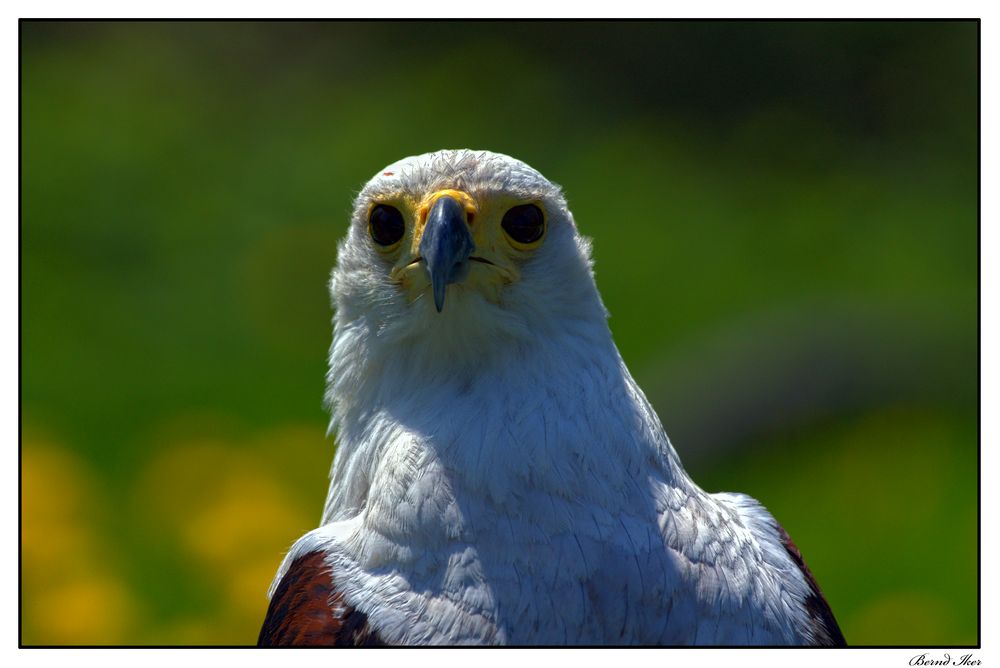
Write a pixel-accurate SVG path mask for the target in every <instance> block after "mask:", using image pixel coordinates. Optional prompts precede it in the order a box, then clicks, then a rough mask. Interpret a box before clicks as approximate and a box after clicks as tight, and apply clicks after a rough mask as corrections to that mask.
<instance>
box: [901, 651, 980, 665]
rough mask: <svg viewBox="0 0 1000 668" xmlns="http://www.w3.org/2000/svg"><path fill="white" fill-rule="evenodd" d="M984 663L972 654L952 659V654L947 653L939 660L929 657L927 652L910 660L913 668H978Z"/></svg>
mask: <svg viewBox="0 0 1000 668" xmlns="http://www.w3.org/2000/svg"><path fill="white" fill-rule="evenodd" d="M982 663H983V662H982V661H980V660H979V659H974V658H973V657H972V655H971V654H963V655H962V656H960V657H957V658H955V659H952V658H951V654H948V653H947V652H945V653H944V654H943V655H942V656H941V658H939V659H936V658H934V657H930V656H927V653H926V652H924V653H923V654H918V655H916V656H915V657H913V658H912V659H910V665H911V666H978V665H981V664H982Z"/></svg>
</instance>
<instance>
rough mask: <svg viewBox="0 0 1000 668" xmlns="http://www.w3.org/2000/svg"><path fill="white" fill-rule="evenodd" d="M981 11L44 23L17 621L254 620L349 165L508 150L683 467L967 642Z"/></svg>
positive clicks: (827, 570) (24, 384) (38, 47)
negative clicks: (585, 260)
mask: <svg viewBox="0 0 1000 668" xmlns="http://www.w3.org/2000/svg"><path fill="white" fill-rule="evenodd" d="M977 59H978V25H977V24H976V23H974V22H948V23H935V22H919V23H912V22H911V23H899V22H865V23H854V22H827V23H796V22H778V23H773V22H734V23H728V22H708V23H699V22H671V23H656V22H639V23H629V22H617V23H591V22H588V23H547V22H533V23H506V22H489V23H423V22H405V23H392V22H378V23H347V22H341V23H270V24H268V23H250V22H246V23H169V22H163V23H127V22H124V23H101V22H93V23H37V22H22V23H21V112H22V116H21V119H22V127H21V139H22V154H21V165H22V190H21V193H22V200H21V204H22V219H21V259H22V273H21V316H22V320H21V335H22V351H21V361H22V376H21V399H22V404H21V415H22V423H23V424H22V437H21V455H22V476H23V479H22V489H21V494H22V497H21V498H22V521H23V525H22V536H21V538H22V544H21V550H22V557H23V561H22V572H21V583H22V598H21V604H22V607H21V621H22V637H21V640H22V642H23V643H26V644H53V643H55V644H59V643H81V644H90V643H107V644H174V643H182V644H220V643H225V644H229V643H236V644H240V643H253V642H255V640H256V635H257V631H258V629H259V625H260V622H261V620H262V618H263V615H264V611H265V608H266V604H267V601H266V598H265V591H266V589H267V586H268V584H269V582H270V580H271V577H272V575H273V573H274V570H275V568H276V567H277V565H278V563H279V561H280V559H281V556H282V554H283V552H284V551H285V550H286V549H287V548H288V546H289V545H290V544H291V543H292V541H293V540H295V539H296V538H297V537H298V536H299V535H300V534H302V533H303V532H305V531H307V530H308V529H310V528H312V527H314V526H315V525H316V523H317V522H318V521H319V517H320V512H321V508H322V502H323V499H324V496H325V491H326V484H327V479H326V473H327V470H328V467H329V463H330V460H331V458H332V455H333V452H334V446H333V443H332V442H330V441H329V440H328V439H326V438H325V435H324V432H325V428H326V420H327V416H326V414H325V413H324V410H323V408H322V405H321V398H322V394H323V377H324V372H325V358H326V351H327V346H328V345H329V341H330V325H329V323H330V318H331V313H330V308H329V300H328V296H327V292H326V281H327V277H328V274H329V271H330V268H331V267H332V265H333V263H334V261H335V250H336V247H335V244H336V242H337V240H338V238H339V237H340V236H341V235H342V234H343V232H344V231H345V229H346V224H347V218H348V212H349V209H350V204H351V198H352V196H353V194H354V193H355V192H357V190H358V189H359V188H360V186H361V185H362V184H363V183H364V182H365V181H366V180H367V179H368V178H369V177H370V176H371V175H372V174H374V173H375V172H376V171H378V170H379V169H380V168H381V167H382V166H384V165H385V164H387V163H389V162H391V161H394V160H395V159H397V158H400V157H402V156H405V155H411V154H415V153H421V152H425V151H430V150H435V149H438V148H445V147H448V148H460V147H471V148H488V149H491V150H494V151H500V152H504V153H508V154H510V155H513V156H516V157H519V158H521V159H523V160H525V161H526V162H528V163H529V164H531V165H533V166H534V167H536V168H538V169H539V170H540V171H542V172H543V173H544V174H546V175H547V176H548V177H549V178H551V179H552V180H554V181H556V182H558V183H560V184H562V185H563V187H564V189H565V192H566V194H567V196H568V199H569V202H570V205H571V207H572V209H573V211H574V213H575V215H576V219H577V223H578V225H579V227H580V229H581V230H582V231H583V233H584V234H587V235H589V236H591V237H592V238H593V239H594V249H595V256H596V273H597V282H598V286H599V287H600V289H601V293H602V295H603V297H604V300H605V303H606V305H607V306H608V308H609V310H610V311H611V320H610V323H611V327H612V330H613V331H614V334H615V338H616V340H617V342H618V345H619V347H620V349H621V351H622V354H623V355H624V357H625V360H626V362H627V363H628V364H629V366H630V368H631V369H632V371H633V373H634V375H635V376H636V377H637V379H638V381H639V382H640V384H641V385H642V386H643V388H645V390H646V392H647V394H648V395H649V397H650V399H651V400H652V401H653V403H654V405H655V406H656V408H657V410H658V412H659V414H660V416H661V418H662V420H663V422H664V424H665V425H666V427H667V431H668V433H669V434H670V435H671V438H672V440H673V442H674V444H675V447H676V448H677V450H678V451H679V453H680V454H681V457H682V458H683V459H684V461H685V463H686V465H687V467H688V468H689V470H690V471H691V473H692V475H693V476H694V478H695V479H696V480H697V481H698V482H699V483H700V484H701V485H702V486H703V487H705V488H706V489H707V490H709V491H721V490H728V491H743V492H747V493H749V494H752V495H753V496H755V497H757V498H758V499H760V500H761V501H762V502H763V503H764V504H765V505H766V506H768V508H769V509H770V510H771V511H772V512H773V513H774V514H775V515H776V516H777V517H778V518H779V520H780V521H781V522H782V523H783V524H784V526H785V527H786V528H787V530H788V531H789V533H790V534H791V535H792V536H793V537H794V539H795V541H796V542H797V543H798V545H799V547H800V548H801V550H802V552H803V554H804V555H805V558H806V560H807V561H808V563H809V564H810V566H811V567H812V570H813V571H814V573H815V574H816V577H817V579H818V580H819V582H820V583H821V585H822V587H823V589H824V592H825V593H826V595H827V598H828V599H829V601H830V604H831V606H832V607H833V610H834V611H835V614H836V616H837V618H838V620H839V621H840V623H841V626H842V627H843V630H844V633H845V635H846V637H847V639H848V642H850V643H852V644H913V645H926V644H944V645H955V644H970V643H976V642H977V625H978V617H977V591H978V581H977V574H976V572H977V559H978V538H977V535H978V534H977V527H978V514H977V490H978V466H977V461H978V449H977V448H978V446H977V441H978V400H977V397H978V375H977V374H978V361H977V360H978V338H977V336H978V324H977V323H978V320H977V301H978V269H977V267H978V264H977V263H978V228H977V193H978V190H977V188H978V171H977V169H978V154H977V151H978V116H977V108H978V97H977V96H978V71H977V67H978V65H977Z"/></svg>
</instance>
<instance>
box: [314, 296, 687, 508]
mask: <svg viewBox="0 0 1000 668" xmlns="http://www.w3.org/2000/svg"><path fill="white" fill-rule="evenodd" d="M594 295H595V298H596V291H595V293H594ZM449 298H450V299H451V297H449ZM462 300H463V298H462V297H461V295H456V298H455V299H454V300H453V301H452V302H451V303H450V304H449V306H450V307H451V308H452V310H451V312H450V314H449V311H448V310H447V309H446V310H445V312H444V313H442V314H437V313H433V314H431V313H429V312H428V314H427V315H428V317H429V319H430V321H429V322H426V323H421V324H422V325H423V326H414V325H413V324H412V323H409V326H406V327H403V326H395V327H393V326H389V327H386V326H382V327H379V328H373V327H371V325H370V323H366V322H364V321H351V322H347V321H344V322H341V321H339V320H338V322H337V323H336V327H335V333H334V341H333V345H332V347H331V366H330V375H329V389H328V394H327V399H328V401H329V403H330V405H331V408H332V416H333V417H332V421H331V430H334V429H335V430H336V434H337V443H338V451H337V455H336V459H335V461H334V465H333V468H332V471H331V486H330V491H329V495H328V498H327V504H326V508H325V511H324V518H323V521H324V523H326V522H330V521H335V520H339V519H345V518H348V517H352V516H355V515H356V514H358V513H359V512H362V511H363V510H364V509H366V508H371V507H373V506H374V505H378V506H380V507H385V506H391V505H392V504H393V503H400V502H402V496H401V495H403V494H404V493H405V490H403V489H402V488H401V486H405V485H406V484H407V482H406V481H407V480H410V481H412V478H413V476H414V475H417V474H418V473H419V471H418V469H419V467H420V466H421V465H422V464H426V463H427V462H431V461H434V462H436V463H438V464H439V465H440V466H441V467H443V470H445V471H446V472H447V475H448V477H449V480H450V481H451V484H452V485H453V486H454V487H455V488H462V489H466V490H469V491H470V492H471V493H474V494H478V495H482V497H483V499H484V501H485V502H492V503H495V504H498V505H499V504H509V503H510V499H511V496H512V495H522V494H525V493H528V492H529V491H532V490H539V491H544V492H545V493H548V494H558V495H565V496H566V497H567V498H578V499H584V500H586V499H594V500H595V501H597V502H601V503H606V502H607V500H606V499H602V498H600V497H601V495H608V490H613V489H619V490H620V489H624V488H626V487H629V486H631V485H634V480H635V477H636V475H637V474H638V472H639V471H641V470H642V469H643V468H644V467H649V466H650V465H652V466H653V468H654V469H656V474H657V475H656V477H657V478H660V479H664V480H667V481H668V483H669V484H672V485H676V486H681V487H684V488H687V486H688V485H689V483H690V481H689V479H688V478H687V475H686V474H685V473H684V470H683V468H682V467H681V465H680V462H679V460H678V458H677V455H676V453H675V452H674V450H673V448H672V446H671V445H670V443H669V441H668V439H667V438H666V435H665V434H664V432H663V429H662V427H661V426H660V423H659V421H658V419H657V417H656V415H655V413H654V412H653V411H652V409H651V407H650V406H649V404H648V402H647V401H646V399H645V397H644V396H643V394H642V392H641V391H640V390H639V388H638V386H637V385H636V384H635V382H634V381H633V380H632V377H631V375H630V374H629V372H628V370H627V368H626V367H625V365H624V362H623V361H622V359H621V356H620V355H619V353H618V350H617V348H616V347H615V345H614V343H613V341H612V338H611V334H610V331H609V330H608V327H607V323H606V320H605V314H604V311H603V307H601V308H600V309H599V310H598V309H591V311H590V312H585V313H582V314H580V313H578V314H576V315H577V316H578V317H575V318H574V317H569V318H567V317H565V316H566V314H560V316H559V317H548V318H545V319H542V320H539V319H535V320H534V321H533V322H534V323H535V326H534V327H533V328H532V329H530V330H529V329H527V328H525V327H524V326H523V324H522V322H523V320H521V319H518V318H517V317H511V318H508V319H507V320H506V321H504V320H498V319H497V317H496V313H495V310H493V311H491V312H490V313H489V314H486V313H480V314H476V313H475V309H476V308H477V304H478V303H477V302H476V301H474V300H473V299H472V298H471V297H470V298H469V299H468V300H467V301H466V302H465V303H463V301H462ZM595 301H596V302H597V303H598V305H599V300H596V299H595ZM476 315H481V316H484V317H481V318H477V317H475V316H476ZM487 315H488V317H486V316H487ZM449 316H450V318H451V319H448V318H449ZM595 316H596V317H595ZM435 318H436V319H437V320H434V319H435ZM487 323H488V324H487ZM431 327H434V329H431ZM639 477H640V478H641V474H639ZM451 491H454V490H451ZM375 496H378V497H380V498H379V499H378V502H376V499H374V498H373V497H375ZM388 497H392V498H391V499H390V498H388Z"/></svg>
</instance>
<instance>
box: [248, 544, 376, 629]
mask: <svg viewBox="0 0 1000 668" xmlns="http://www.w3.org/2000/svg"><path fill="white" fill-rule="evenodd" d="M381 644H383V643H382V641H381V640H380V639H379V637H378V636H377V635H376V634H375V632H374V631H372V629H371V627H370V626H369V624H368V616H367V615H365V614H364V613H363V612H359V611H358V610H355V609H354V608H351V607H350V606H348V605H346V604H345V603H344V597H343V594H342V593H340V592H338V591H336V588H335V586H334V582H333V578H332V577H331V575H330V569H329V567H328V566H327V565H326V562H325V561H324V559H323V554H322V553H321V552H312V553H310V554H307V555H304V556H302V557H299V558H298V559H296V560H295V561H294V562H292V565H291V567H290V568H289V569H288V572H287V573H285V576H284V577H283V578H281V582H280V583H278V588H277V589H275V591H274V595H273V596H272V597H271V604H270V605H269V606H268V608H267V616H266V617H265V618H264V624H263V626H261V629H260V636H259V637H258V638H257V645H258V646H260V647H278V646H286V647H287V646H298V647H305V646H325V647H361V646H366V647H370V646H376V645H381Z"/></svg>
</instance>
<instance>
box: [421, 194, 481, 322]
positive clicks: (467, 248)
mask: <svg viewBox="0 0 1000 668" xmlns="http://www.w3.org/2000/svg"><path fill="white" fill-rule="evenodd" d="M475 248H476V245H475V243H473V241H472V235H471V234H470V233H469V224H468V222H467V221H466V217H465V209H464V208H463V207H462V205H461V204H460V203H459V202H458V201H457V200H455V199H454V198H453V197H450V196H448V195H444V196H442V197H439V198H438V199H437V201H435V202H434V205H433V206H432V207H431V210H430V212H429V213H428V214H427V224H426V225H425V226H424V231H423V236H422V237H421V239H420V257H422V258H423V260H424V262H425V263H426V265H427V273H428V274H429V276H430V279H431V290H432V292H433V293H434V307H435V308H436V309H437V311H438V313H440V312H441V309H443V308H444V294H445V289H446V288H447V287H448V285H449V284H451V283H457V282H458V281H461V280H462V279H464V278H465V277H466V275H467V274H468V273H469V256H470V255H472V251H474V250H475Z"/></svg>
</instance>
